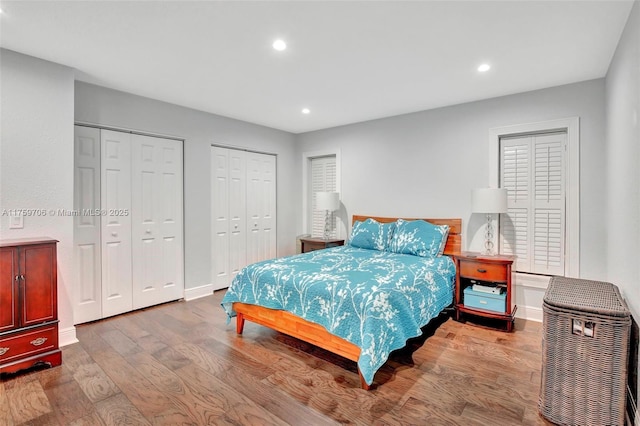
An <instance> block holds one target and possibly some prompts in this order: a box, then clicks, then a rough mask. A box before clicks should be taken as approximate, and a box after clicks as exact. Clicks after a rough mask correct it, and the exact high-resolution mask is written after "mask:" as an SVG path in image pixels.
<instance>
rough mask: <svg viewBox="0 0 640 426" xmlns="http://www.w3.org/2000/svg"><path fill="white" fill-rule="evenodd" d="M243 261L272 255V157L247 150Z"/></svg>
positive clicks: (273, 160)
mask: <svg viewBox="0 0 640 426" xmlns="http://www.w3.org/2000/svg"><path fill="white" fill-rule="evenodd" d="M247 220H248V226H247V263H249V264H250V263H255V262H259V261H261V260H266V259H272V258H274V257H276V158H275V156H273V155H267V154H258V153H254V152H248V153H247Z"/></svg>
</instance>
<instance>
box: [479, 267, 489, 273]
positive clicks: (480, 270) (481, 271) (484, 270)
mask: <svg viewBox="0 0 640 426" xmlns="http://www.w3.org/2000/svg"><path fill="white" fill-rule="evenodd" d="M478 272H480V273H481V274H484V273H485V272H487V270H486V269H482V268H478Z"/></svg>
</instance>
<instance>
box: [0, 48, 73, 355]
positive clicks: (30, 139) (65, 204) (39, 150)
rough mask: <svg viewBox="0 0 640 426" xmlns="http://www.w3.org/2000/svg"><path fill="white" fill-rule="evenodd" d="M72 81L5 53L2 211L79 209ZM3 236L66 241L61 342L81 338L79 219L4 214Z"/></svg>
mask: <svg viewBox="0 0 640 426" xmlns="http://www.w3.org/2000/svg"><path fill="white" fill-rule="evenodd" d="M73 80H74V72H73V70H72V69H71V68H68V67H65V66H62V65H58V64H54V63H51V62H47V61H43V60H40V59H37V58H34V57H31V56H25V55H22V54H19V53H16V52H12V51H9V50H5V49H1V50H0V99H1V101H0V107H1V110H0V112H1V114H0V209H45V210H47V211H48V210H51V209H53V210H57V209H68V210H71V209H73ZM0 234H1V235H0V236H1V238H24V237H38V236H48V237H52V238H55V239H57V240H59V241H60V243H59V244H58V316H59V318H60V324H59V328H60V344H61V345H64V344H68V343H72V342H73V341H75V328H74V327H73V311H72V304H71V300H72V297H71V294H72V293H71V292H72V289H73V286H74V283H73V277H74V275H73V269H72V268H73V218H72V217H65V216H57V215H56V214H50V213H47V214H46V216H39V217H25V218H24V228H23V229H9V217H8V216H4V215H2V216H0Z"/></svg>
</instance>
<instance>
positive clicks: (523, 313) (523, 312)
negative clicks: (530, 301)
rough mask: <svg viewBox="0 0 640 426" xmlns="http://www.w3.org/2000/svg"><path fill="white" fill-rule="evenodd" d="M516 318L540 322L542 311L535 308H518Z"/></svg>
mask: <svg viewBox="0 0 640 426" xmlns="http://www.w3.org/2000/svg"><path fill="white" fill-rule="evenodd" d="M516 318H522V319H526V320H529V321H536V322H542V309H541V308H538V307H535V306H518V309H517V310H516Z"/></svg>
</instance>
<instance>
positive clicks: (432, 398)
mask: <svg viewBox="0 0 640 426" xmlns="http://www.w3.org/2000/svg"><path fill="white" fill-rule="evenodd" d="M223 294H224V292H216V293H215V294H214V295H213V296H211V297H206V298H202V299H198V300H193V301H190V302H175V303H170V304H166V305H161V306H157V307H153V308H149V309H145V310H141V311H137V312H133V313H130V314H125V315H121V316H118V317H114V318H109V319H106V320H102V321H99V322H95V323H92V324H86V325H81V326H78V327H77V336H78V339H79V340H80V343H77V344H74V345H70V346H66V347H64V348H63V362H62V366H60V367H56V368H52V369H47V370H41V371H37V372H31V373H24V374H20V375H17V376H11V377H9V376H4V377H2V378H1V379H0V424H2V425H112V424H113V425H117V424H133V425H147V424H152V425H181V424H185V425H187V424H191V425H205V424H215V425H218V424H234V425H239V424H240V425H286V424H291V425H330V424H338V423H352V424H357V425H370V424H372V425H457V424H460V425H493V424H500V425H537V424H547V423H546V422H545V421H544V420H543V419H542V418H540V417H539V416H538V411H537V400H538V389H539V386H540V341H541V326H540V324H538V323H534V322H528V321H520V320H518V321H516V327H515V332H513V333H509V334H508V333H503V332H500V331H495V330H490V329H486V328H481V327H478V326H475V325H472V324H462V323H458V322H455V321H453V320H452V319H447V318H444V319H441V320H439V321H437V322H436V323H434V324H433V326H431V327H427V328H426V329H425V334H426V335H429V337H427V338H426V340H425V338H418V339H414V340H412V341H410V342H409V344H408V345H407V347H406V348H405V349H402V350H400V351H396V352H395V353H393V354H392V356H391V358H390V359H389V360H388V361H387V363H386V364H385V365H384V366H383V367H382V369H381V370H379V371H378V373H377V374H376V377H375V382H374V388H373V390H371V391H369V392H367V391H364V390H362V389H360V388H359V384H360V382H359V378H358V374H357V370H356V366H355V363H353V362H351V361H348V360H345V359H342V358H339V357H336V356H335V355H333V354H330V353H327V352H326V351H323V350H321V349H319V348H316V347H312V346H310V345H308V344H306V343H303V342H300V341H298V340H295V339H293V338H290V337H288V336H285V335H282V334H279V333H276V332H274V331H271V330H268V329H266V328H264V327H260V326H258V325H255V324H252V323H250V322H247V323H246V325H245V331H244V335H243V336H242V337H237V336H236V334H235V323H231V324H226V315H225V314H224V312H223V310H222V308H221V307H220V300H221V298H222V296H223Z"/></svg>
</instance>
